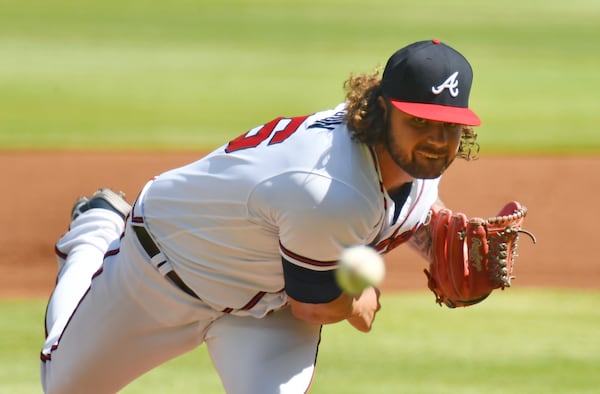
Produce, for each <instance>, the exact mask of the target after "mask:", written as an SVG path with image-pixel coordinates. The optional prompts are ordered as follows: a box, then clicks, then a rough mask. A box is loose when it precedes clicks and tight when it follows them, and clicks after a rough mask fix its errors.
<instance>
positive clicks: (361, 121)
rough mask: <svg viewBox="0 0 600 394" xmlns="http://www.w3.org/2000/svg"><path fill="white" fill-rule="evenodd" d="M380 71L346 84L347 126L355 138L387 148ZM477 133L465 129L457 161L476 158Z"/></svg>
mask: <svg viewBox="0 0 600 394" xmlns="http://www.w3.org/2000/svg"><path fill="white" fill-rule="evenodd" d="M380 72H381V71H380V69H376V70H375V71H374V72H373V73H372V74H360V75H350V77H349V78H348V79H347V80H346V81H345V82H344V90H345V91H346V110H347V112H346V123H347V124H348V128H349V129H350V131H351V132H352V138H354V139H355V140H357V141H360V142H363V143H365V144H367V145H375V144H380V143H381V144H385V141H386V135H385V134H386V128H387V123H386V119H385V113H384V109H383V108H382V107H381V105H380V104H379V101H378V99H379V97H380V96H383V92H382V90H381V77H380V76H379V75H380ZM478 153H479V143H478V142H477V133H476V132H475V130H473V128H472V127H470V126H464V127H463V129H462V135H461V138H460V145H459V148H458V153H457V157H460V158H462V159H465V160H467V161H469V160H473V159H476V158H477V155H478Z"/></svg>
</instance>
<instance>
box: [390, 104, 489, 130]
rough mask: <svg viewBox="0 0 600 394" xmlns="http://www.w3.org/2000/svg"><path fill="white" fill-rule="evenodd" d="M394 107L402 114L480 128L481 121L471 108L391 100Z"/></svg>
mask: <svg viewBox="0 0 600 394" xmlns="http://www.w3.org/2000/svg"><path fill="white" fill-rule="evenodd" d="M391 101H392V104H393V105H394V107H396V108H398V109H399V110H400V111H402V112H406V113H407V114H409V115H411V116H414V117H416V118H423V119H429V120H434V121H437V122H445V123H457V124H463V125H466V126H479V125H480V124H481V119H479V117H478V116H477V115H475V112H473V111H471V110H470V109H469V108H460V107H449V106H446V105H437V104H423V103H409V102H406V101H397V100H393V99H392V100H391Z"/></svg>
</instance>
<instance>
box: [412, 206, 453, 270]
mask: <svg viewBox="0 0 600 394" xmlns="http://www.w3.org/2000/svg"><path fill="white" fill-rule="evenodd" d="M445 207H446V206H445V205H444V203H443V201H442V200H440V199H439V198H438V199H437V201H436V202H435V203H434V204H433V205H432V206H431V210H432V211H434V212H437V211H439V210H440V209H442V208H445ZM430 215H431V213H430ZM408 244H409V245H410V246H411V247H412V248H413V249H414V250H415V251H416V252H417V253H419V255H421V256H422V257H423V258H424V259H425V260H426V261H427V262H431V245H432V238H431V227H430V225H429V218H428V219H427V221H426V222H425V223H424V224H422V225H421V226H419V227H418V228H417V230H416V231H415V233H414V234H413V236H412V237H411V238H410V239H409V241H408Z"/></svg>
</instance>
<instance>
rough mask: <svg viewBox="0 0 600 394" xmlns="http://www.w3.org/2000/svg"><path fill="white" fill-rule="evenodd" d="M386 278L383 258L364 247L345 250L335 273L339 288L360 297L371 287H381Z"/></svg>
mask: <svg viewBox="0 0 600 394" xmlns="http://www.w3.org/2000/svg"><path fill="white" fill-rule="evenodd" d="M384 277H385V263H384V262H383V257H381V255H380V254H379V253H377V252H376V251H375V249H373V248H371V247H369V246H364V245H358V246H352V247H350V248H347V249H344V251H343V252H342V254H341V255H340V259H339V262H338V268H337V270H336V271H335V278H336V280H337V283H338V286H340V288H341V289H342V290H343V291H344V292H345V293H347V294H350V295H358V294H360V293H361V292H362V291H363V290H364V289H366V288H367V287H370V286H375V287H377V286H379V285H380V284H381V282H383V279H384Z"/></svg>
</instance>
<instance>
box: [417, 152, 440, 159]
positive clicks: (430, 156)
mask: <svg viewBox="0 0 600 394" xmlns="http://www.w3.org/2000/svg"><path fill="white" fill-rule="evenodd" d="M417 154H419V155H420V156H422V157H424V158H425V159H428V160H442V159H445V158H446V154H445V153H442V152H432V151H426V150H419V151H417Z"/></svg>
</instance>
